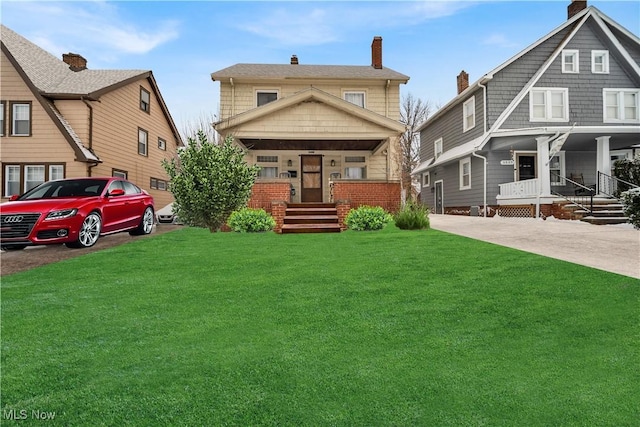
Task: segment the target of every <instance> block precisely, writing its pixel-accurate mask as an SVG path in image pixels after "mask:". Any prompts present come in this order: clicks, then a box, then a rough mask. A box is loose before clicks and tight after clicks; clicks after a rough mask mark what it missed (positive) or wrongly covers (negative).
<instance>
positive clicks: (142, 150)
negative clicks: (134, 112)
mask: <svg viewBox="0 0 640 427" xmlns="http://www.w3.org/2000/svg"><path fill="white" fill-rule="evenodd" d="M148 145H149V132H147V131H146V130H144V129H142V128H138V154H140V155H141V156H146V155H147V147H148Z"/></svg>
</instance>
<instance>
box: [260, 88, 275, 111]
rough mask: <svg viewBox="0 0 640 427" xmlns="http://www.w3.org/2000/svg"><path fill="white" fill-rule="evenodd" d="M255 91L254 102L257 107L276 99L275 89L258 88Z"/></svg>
mask: <svg viewBox="0 0 640 427" xmlns="http://www.w3.org/2000/svg"><path fill="white" fill-rule="evenodd" d="M256 93H257V95H256V104H257V106H258V107H260V106H261V105H265V104H268V103H270V102H273V101H276V100H277V99H278V91H277V90H259V91H257V92H256Z"/></svg>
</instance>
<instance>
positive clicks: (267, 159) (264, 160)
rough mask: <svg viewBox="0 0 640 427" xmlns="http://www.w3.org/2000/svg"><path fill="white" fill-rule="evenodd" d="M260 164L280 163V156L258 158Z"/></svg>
mask: <svg viewBox="0 0 640 427" xmlns="http://www.w3.org/2000/svg"><path fill="white" fill-rule="evenodd" d="M257 161H258V163H278V156H257Z"/></svg>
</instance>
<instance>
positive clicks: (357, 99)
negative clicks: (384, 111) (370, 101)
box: [343, 91, 364, 108]
mask: <svg viewBox="0 0 640 427" xmlns="http://www.w3.org/2000/svg"><path fill="white" fill-rule="evenodd" d="M343 97H344V100H345V101H347V102H350V103H352V104H355V105H357V106H359V107H362V108H364V92H354V91H349V92H344V93H343Z"/></svg>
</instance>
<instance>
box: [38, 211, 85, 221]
mask: <svg viewBox="0 0 640 427" xmlns="http://www.w3.org/2000/svg"><path fill="white" fill-rule="evenodd" d="M77 213H78V209H63V210H61V211H51V212H49V214H48V215H47V217H46V218H45V219H44V220H45V221H50V220H53V219H65V218H71V217H72V216H74V215H75V214H77Z"/></svg>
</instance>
